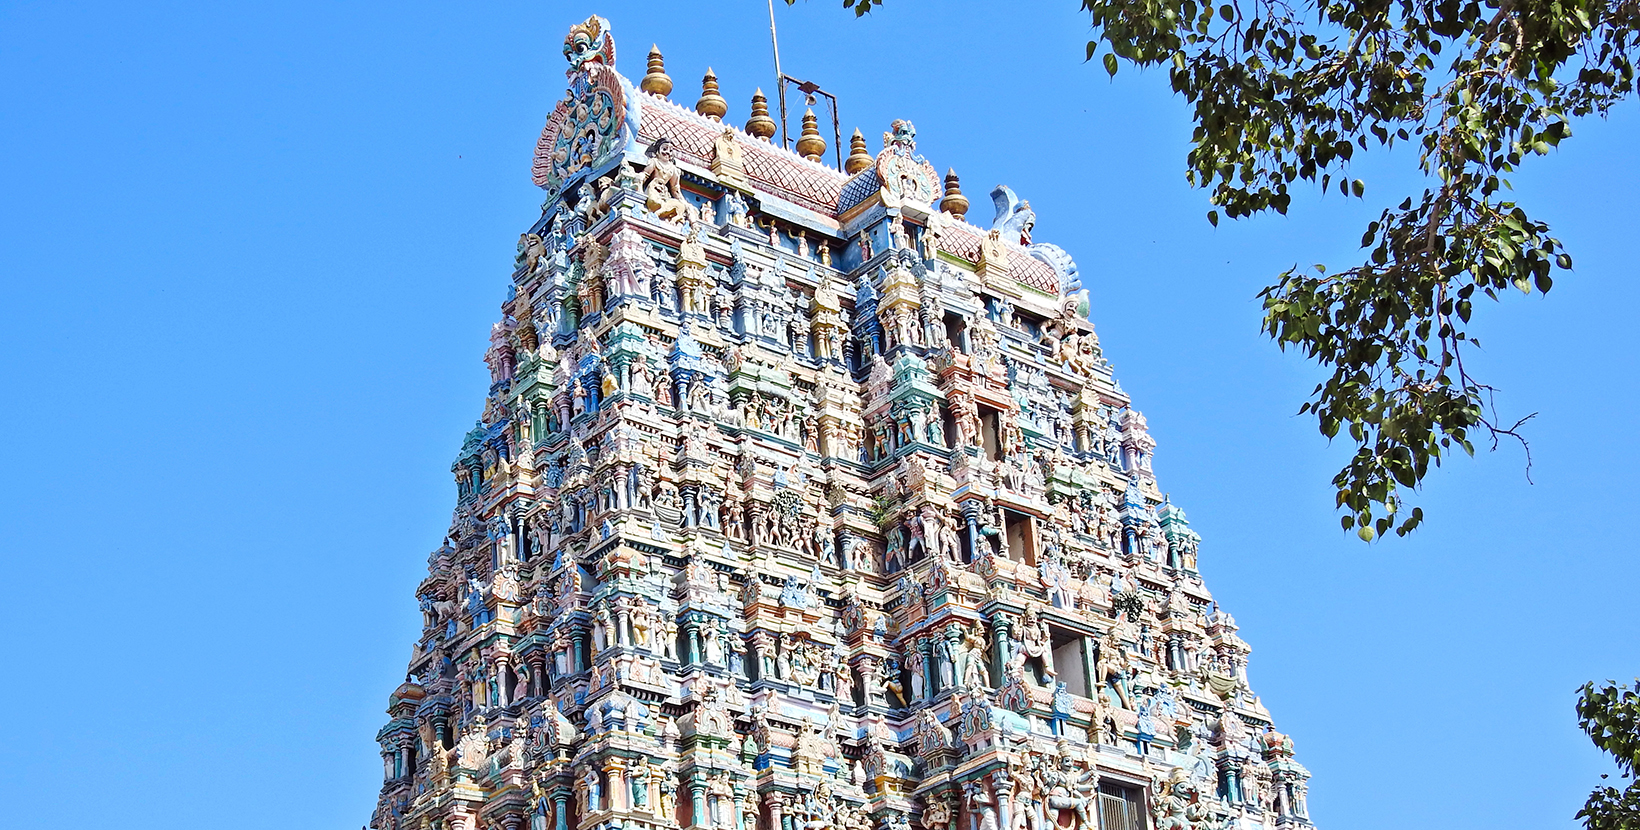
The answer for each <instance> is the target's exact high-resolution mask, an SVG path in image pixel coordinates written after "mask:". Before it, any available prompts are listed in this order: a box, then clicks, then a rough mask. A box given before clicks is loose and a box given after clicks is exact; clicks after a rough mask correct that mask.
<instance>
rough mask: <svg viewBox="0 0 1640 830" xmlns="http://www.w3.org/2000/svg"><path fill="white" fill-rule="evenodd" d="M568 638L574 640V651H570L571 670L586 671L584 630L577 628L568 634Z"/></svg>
mask: <svg viewBox="0 0 1640 830" xmlns="http://www.w3.org/2000/svg"><path fill="white" fill-rule="evenodd" d="M570 639H571V640H572V641H573V642H574V647H573V652H574V653H572V654H571V655H570V668H571V671H575V672H583V671H586V670H587V660H586V653H587V633H586V631H584V630H577V631H576V632H575V633H573V634H571V635H570Z"/></svg>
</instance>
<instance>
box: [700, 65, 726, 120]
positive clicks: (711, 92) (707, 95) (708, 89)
mask: <svg viewBox="0 0 1640 830" xmlns="http://www.w3.org/2000/svg"><path fill="white" fill-rule="evenodd" d="M728 111H729V102H728V101H725V100H723V96H722V95H719V94H718V85H717V75H716V74H715V73H713V72H712V68H711V67H710V66H708V67H706V77H704V78H701V79H700V100H699V101H696V102H695V112H698V113H700V114H701V115H704V116H706V117H707V118H710V119H712V120H713V121H722V120H723V114H724V113H726V112H728Z"/></svg>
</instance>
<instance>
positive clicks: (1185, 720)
mask: <svg viewBox="0 0 1640 830" xmlns="http://www.w3.org/2000/svg"><path fill="white" fill-rule="evenodd" d="M564 54H565V57H566V58H567V59H568V61H569V65H570V69H569V92H568V93H567V95H566V97H565V99H564V100H563V101H561V102H560V103H559V104H558V105H557V107H556V108H555V109H554V111H553V113H552V115H551V116H550V117H549V119H548V122H547V127H546V129H545V131H544V132H543V134H542V137H541V140H540V143H539V144H538V149H537V155H536V159H535V168H534V169H535V180H536V183H537V184H539V185H540V186H542V187H543V188H544V189H545V190H546V193H547V202H546V204H545V205H544V206H543V211H542V216H541V218H540V219H539V220H538V221H537V222H535V223H534V224H532V225H531V226H530V227H529V228H528V229H527V230H526V231H525V233H524V234H523V235H522V236H521V237H520V240H519V243H518V251H517V257H516V259H515V261H514V266H515V267H514V269H513V273H512V279H513V284H512V294H511V295H510V296H509V299H508V301H507V302H506V303H505V304H504V305H503V308H502V311H503V315H502V320H501V321H500V322H499V323H498V324H497V326H496V327H495V329H494V332H493V334H492V338H491V344H490V347H489V350H488V351H487V352H486V354H485V362H486V364H487V365H488V366H489V367H490V372H491V386H490V393H489V397H488V399H487V400H486V402H485V406H484V408H483V415H482V417H481V418H480V420H479V422H478V424H477V425H476V426H475V427H474V429H473V430H472V431H471V432H470V433H469V434H468V435H467V437H466V440H465V442H464V443H463V445H462V448H461V451H460V453H459V454H458V456H457V458H456V462H455V464H454V465H453V467H452V472H453V473H454V474H455V479H456V489H457V506H456V510H455V515H454V519H453V521H452V524H451V528H450V531H449V536H448V539H447V540H446V543H445V544H443V545H442V546H440V547H439V549H438V550H436V551H434V553H433V554H432V556H431V557H430V558H429V560H428V564H429V569H428V575H427V578H426V579H425V580H423V582H422V583H421V585H420V586H419V587H418V589H417V597H418V599H419V601H420V604H421V609H422V612H423V622H424V630H423V632H422V634H421V636H420V637H419V638H418V639H417V641H416V643H415V646H414V648H413V652H412V657H411V662H410V671H409V674H410V678H409V679H408V680H407V681H406V682H405V683H404V684H402V685H401V686H399V687H398V689H397V690H396V691H394V692H393V694H392V696H391V697H390V699H389V706H388V715H389V717H390V720H389V721H388V723H387V724H386V725H385V726H384V727H383V728H382V729H381V731H380V732H379V733H378V734H377V740H378V742H379V743H380V745H381V748H382V757H383V762H384V771H385V775H384V778H385V781H384V784H383V787H382V790H381V795H380V801H379V806H378V808H377V810H376V812H375V814H374V815H373V816H372V819H371V823H370V824H371V826H372V827H374V828H379V829H380V830H421V829H422V828H440V830H456V829H457V828H459V829H460V830H480V828H482V830H493V829H494V828H499V829H500V830H523V828H525V827H526V826H528V828H529V830H572V828H573V830H685V829H687V830H872V828H881V830H909V829H910V828H911V827H913V826H917V827H922V828H924V830H949V828H953V827H962V828H977V830H1055V828H1061V827H1063V828H1072V829H1073V830H1095V828H1098V830H1141V828H1146V827H1147V821H1153V822H1154V824H1153V826H1154V827H1157V828H1167V829H1168V830H1206V828H1219V827H1227V826H1230V825H1231V824H1235V825H1236V826H1238V827H1242V828H1248V830H1251V828H1253V827H1268V828H1295V829H1296V830H1302V828H1306V827H1309V826H1310V823H1309V819H1308V816H1307V808H1306V806H1305V790H1306V787H1307V781H1308V778H1309V773H1308V772H1307V771H1306V770H1305V769H1304V768H1303V767H1302V766H1300V765H1299V764H1298V763H1297V762H1296V761H1294V760H1293V750H1292V742H1291V740H1290V739H1288V738H1287V737H1286V736H1284V735H1281V734H1280V733H1276V732H1274V731H1272V730H1271V722H1270V715H1269V713H1268V712H1267V711H1266V710H1265V708H1264V706H1263V705H1262V704H1261V702H1260V701H1259V699H1258V697H1257V696H1256V695H1254V694H1253V692H1252V690H1251V689H1250V688H1249V687H1248V684H1247V675H1246V664H1247V656H1248V652H1249V649H1248V646H1247V644H1246V643H1245V642H1243V641H1242V640H1241V639H1240V638H1239V637H1238V636H1237V634H1236V631H1237V629H1236V625H1235V621H1234V620H1233V619H1232V618H1231V617H1230V615H1229V614H1227V613H1224V612H1223V611H1220V610H1218V609H1217V608H1216V607H1215V606H1214V605H1213V603H1212V598H1211V595H1210V594H1209V593H1208V592H1207V590H1206V588H1205V587H1204V586H1203V584H1202V581H1201V577H1200V575H1199V574H1198V573H1197V570H1196V563H1197V557H1198V550H1199V546H1200V541H1201V540H1200V537H1199V536H1198V535H1197V534H1196V533H1195V532H1194V531H1192V530H1190V528H1189V525H1188V522H1186V520H1185V517H1184V512H1183V511H1182V510H1180V509H1179V508H1178V507H1177V506H1176V505H1173V504H1172V503H1171V502H1168V501H1167V500H1166V499H1164V498H1163V497H1162V495H1161V493H1160V491H1159V490H1158V489H1157V486H1156V481H1155V472H1154V469H1153V463H1152V462H1153V455H1154V450H1155V442H1154V441H1153V440H1152V439H1151V438H1150V436H1149V433H1148V428H1147V426H1146V423H1145V420H1144V418H1143V416H1142V415H1140V414H1139V413H1138V411H1137V410H1135V409H1133V408H1132V405H1131V401H1130V400H1129V399H1128V397H1127V395H1126V394H1125V393H1124V392H1123V391H1122V390H1121V388H1120V387H1119V386H1118V385H1117V384H1116V382H1115V379H1114V378H1113V376H1112V373H1111V367H1110V365H1109V363H1108V362H1107V361H1106V360H1105V359H1104V357H1103V354H1102V352H1101V351H1100V349H1099V346H1098V339H1097V338H1096V337H1095V335H1094V329H1093V325H1092V323H1090V322H1089V321H1088V319H1087V318H1086V316H1085V314H1086V295H1085V292H1082V291H1081V285H1080V277H1079V273H1078V271H1077V269H1076V266H1075V263H1074V262H1072V261H1071V259H1070V257H1069V256H1068V255H1067V254H1066V253H1065V252H1064V251H1063V250H1061V249H1059V248H1057V247H1054V246H1052V245H1047V244H1046V243H1034V242H1032V240H1031V230H1032V224H1033V222H1034V214H1031V213H1030V209H1029V205H1028V204H1026V203H1025V202H1023V201H1021V200H1018V199H1017V197H1016V196H1015V195H1014V194H1013V192H1012V191H1011V190H1009V189H1008V188H1005V187H1003V188H998V189H997V191H996V193H995V194H994V197H995V199H996V202H997V205H998V207H999V215H998V216H997V219H996V221H995V222H993V224H992V226H991V227H987V228H980V227H976V226H974V225H971V224H969V223H968V222H967V221H966V219H965V218H964V215H965V213H966V210H967V200H966V198H963V197H962V196H961V192H960V190H959V189H958V187H957V185H956V180H955V176H954V175H952V176H949V177H947V179H946V181H945V186H944V187H943V189H942V187H941V181H940V179H939V177H938V176H937V175H936V173H935V171H934V168H933V166H932V165H930V164H929V163H928V162H927V160H925V159H923V158H922V157H921V156H920V155H917V153H916V144H915V130H914V129H913V128H912V126H911V124H910V122H908V121H904V120H899V121H895V122H894V124H893V125H892V128H891V130H890V131H889V132H888V133H887V134H886V135H885V144H884V147H883V149H882V150H881V152H880V153H879V154H878V155H877V156H876V157H875V158H874V159H873V158H872V157H871V156H870V155H869V153H868V152H867V150H866V148H865V146H864V143H865V142H864V139H863V137H860V133H859V132H858V131H856V132H855V138H854V139H853V140H851V142H850V150H849V156H848V161H847V163H846V164H845V168H846V170H845V171H840V170H834V169H832V168H830V167H827V166H825V165H824V164H822V163H820V160H821V159H824V158H825V154H824V153H823V152H822V151H817V150H816V149H815V146H808V147H806V148H805V149H806V150H807V151H808V152H806V153H805V154H804V155H806V156H808V158H803V157H800V156H799V155H798V154H795V153H791V152H787V151H785V150H782V149H780V148H778V147H776V146H774V145H772V144H771V143H769V141H768V140H767V139H768V137H769V135H768V133H769V132H771V131H772V129H770V128H769V127H770V125H769V124H765V123H764V121H766V120H767V115H766V113H765V112H764V111H763V109H761V108H759V107H761V106H763V102H762V101H761V95H759V96H758V98H757V99H754V111H753V115H752V117H751V120H750V121H748V126H749V128H751V129H752V132H751V133H750V134H749V133H747V132H743V131H741V130H739V129H737V128H734V127H731V126H728V123H729V121H730V120H729V119H727V117H726V113H725V112H723V111H722V108H720V107H717V106H716V105H715V102H713V104H714V105H713V106H711V107H707V108H706V112H705V114H704V115H703V114H702V113H701V112H697V111H696V110H695V109H690V108H685V107H682V106H679V105H677V104H675V103H673V102H671V101H669V100H667V99H666V97H665V96H666V95H667V94H669V93H670V90H671V84H670V79H669V78H666V77H665V74H664V65H663V64H662V62H661V58H660V53H659V50H658V49H655V50H651V52H650V55H649V61H648V64H647V66H648V70H649V74H648V75H647V76H645V78H644V81H643V87H642V90H641V91H640V90H639V89H637V88H635V87H634V86H633V85H632V83H631V82H630V81H628V80H627V79H625V78H624V77H622V76H620V75H619V74H617V72H616V71H615V65H614V63H615V48H614V39H613V37H612V36H611V33H610V29H609V24H608V23H607V22H606V21H604V20H602V19H601V18H598V17H592V18H589V19H588V20H587V22H586V23H583V24H580V25H578V26H576V27H574V29H573V30H572V31H571V32H570V35H569V37H568V38H566V40H565V45H564ZM712 80H713V81H715V79H712ZM811 143H812V142H811ZM942 195H943V198H942ZM936 202H938V203H939V204H937V205H936ZM1147 817H1149V818H1148V819H1147Z"/></svg>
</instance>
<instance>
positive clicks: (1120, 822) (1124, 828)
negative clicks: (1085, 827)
mask: <svg viewBox="0 0 1640 830" xmlns="http://www.w3.org/2000/svg"><path fill="white" fill-rule="evenodd" d="M1143 807H1144V802H1143V801H1142V800H1141V798H1140V796H1139V790H1138V789H1136V788H1134V787H1124V786H1122V785H1120V784H1111V783H1106V782H1100V784H1099V830H1145V815H1144V812H1143Z"/></svg>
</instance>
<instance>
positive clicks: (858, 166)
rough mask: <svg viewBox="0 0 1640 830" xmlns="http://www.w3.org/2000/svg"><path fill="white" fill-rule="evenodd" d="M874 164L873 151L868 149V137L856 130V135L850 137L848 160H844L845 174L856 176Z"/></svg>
mask: <svg viewBox="0 0 1640 830" xmlns="http://www.w3.org/2000/svg"><path fill="white" fill-rule="evenodd" d="M871 163H872V158H871V151H870V150H867V149H866V137H865V136H864V135H861V134H860V131H859V129H855V131H854V135H852V136H849V140H848V158H846V159H843V172H845V173H847V174H849V175H851V176H852V175H854V174H855V173H858V172H860V171H861V170H864V169H866V168H867V167H870V166H871Z"/></svg>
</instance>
